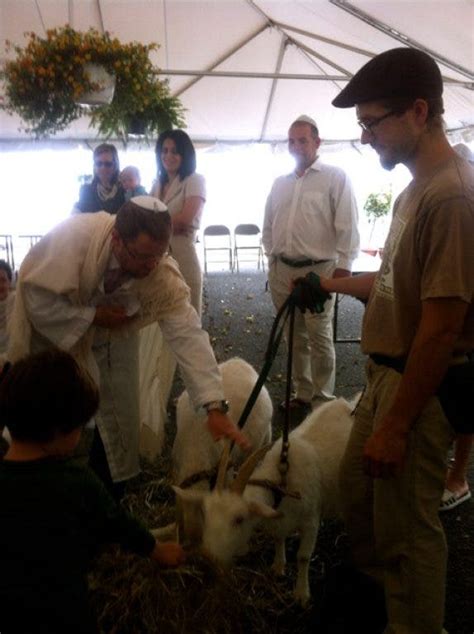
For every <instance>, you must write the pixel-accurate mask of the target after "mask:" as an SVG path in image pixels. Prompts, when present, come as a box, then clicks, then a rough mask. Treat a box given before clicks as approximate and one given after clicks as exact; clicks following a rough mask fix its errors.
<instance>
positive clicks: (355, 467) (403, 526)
mask: <svg viewBox="0 0 474 634" xmlns="http://www.w3.org/2000/svg"><path fill="white" fill-rule="evenodd" d="M400 377H401V375H400V374H398V373H397V372H395V371H394V370H391V369H389V368H385V367H383V366H378V365H376V364H375V363H373V362H372V361H369V362H368V365H367V379H368V380H367V388H366V391H365V393H364V396H363V398H362V400H361V402H360V404H359V406H358V408H357V412H356V416H355V423H354V427H353V430H352V433H351V437H350V439H349V443H348V447H347V450H346V453H345V456H344V459H343V461H342V465H341V473H340V485H341V495H342V502H343V509H344V516H345V521H346V525H347V530H348V534H349V538H350V541H351V545H352V548H353V554H354V559H355V563H356V565H357V566H359V568H360V569H362V570H363V571H364V572H367V573H368V574H371V575H373V576H375V577H376V578H378V579H379V580H381V581H382V582H383V584H384V589H385V597H386V605H387V614H388V626H387V629H386V631H385V632H386V634H440V633H441V631H442V627H443V619H444V601H445V578H446V559H447V547H446V539H445V536H444V532H443V527H442V525H441V522H440V519H439V515H438V508H439V504H440V501H441V496H442V493H443V490H444V482H445V476H446V456H447V452H448V448H449V446H450V443H451V441H452V438H453V432H452V430H451V427H450V426H449V423H448V421H447V420H446V418H445V416H444V414H443V411H442V409H441V406H440V405H439V401H438V399H437V398H435V397H433V398H432V399H431V400H430V401H429V402H428V404H427V406H426V407H425V409H424V410H423V412H422V415H421V416H420V417H419V419H418V420H417V422H416V423H415V425H414V426H413V428H412V430H411V431H410V435H409V441H408V449H407V455H406V461H405V465H404V468H403V471H402V473H401V474H400V476H398V477H396V478H392V479H389V480H381V479H372V478H369V477H367V476H366V475H365V474H364V472H363V464H362V454H363V449H364V445H365V443H366V441H367V439H368V438H369V436H370V435H371V434H372V432H373V431H374V430H375V429H377V425H378V424H379V423H380V422H381V420H382V418H383V416H384V414H385V412H386V411H387V409H388V408H389V407H390V405H391V402H392V399H393V397H394V395H395V392H396V390H397V387H398V384H399V382H400Z"/></svg>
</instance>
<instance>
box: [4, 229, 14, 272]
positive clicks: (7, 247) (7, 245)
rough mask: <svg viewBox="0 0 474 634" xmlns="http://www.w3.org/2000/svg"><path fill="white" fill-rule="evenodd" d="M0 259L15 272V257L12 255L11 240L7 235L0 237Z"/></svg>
mask: <svg viewBox="0 0 474 634" xmlns="http://www.w3.org/2000/svg"><path fill="white" fill-rule="evenodd" d="M0 259H1V260H6V261H7V262H8V264H9V265H10V267H11V269H12V271H14V270H15V256H14V254H13V239H12V236H11V235H10V234H9V233H5V234H3V235H0Z"/></svg>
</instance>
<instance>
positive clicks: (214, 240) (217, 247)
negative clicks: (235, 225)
mask: <svg viewBox="0 0 474 634" xmlns="http://www.w3.org/2000/svg"><path fill="white" fill-rule="evenodd" d="M202 242H203V248H204V272H205V273H207V252H208V251H225V252H227V253H228V257H229V269H230V270H231V271H233V270H234V267H233V264H232V238H231V235H230V229H229V228H228V227H226V226H225V225H209V226H208V227H206V228H205V229H204V231H203V234H202ZM210 262H227V257H226V259H225V260H210Z"/></svg>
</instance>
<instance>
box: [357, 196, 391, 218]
mask: <svg viewBox="0 0 474 634" xmlns="http://www.w3.org/2000/svg"><path fill="white" fill-rule="evenodd" d="M391 205H392V192H391V191H389V192H378V193H377V194H374V193H372V194H369V195H368V197H367V200H366V201H365V204H364V211H365V213H366V214H367V217H368V218H369V220H370V221H371V222H373V223H375V222H376V220H377V219H378V218H382V217H383V216H386V215H387V214H388V212H389V211H390V207H391Z"/></svg>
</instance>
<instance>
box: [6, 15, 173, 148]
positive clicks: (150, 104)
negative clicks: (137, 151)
mask: <svg viewBox="0 0 474 634" xmlns="http://www.w3.org/2000/svg"><path fill="white" fill-rule="evenodd" d="M28 37H29V42H28V44H27V46H26V47H25V48H21V47H20V46H14V45H12V44H10V43H8V42H7V51H8V52H11V51H12V50H13V51H14V53H15V54H16V58H15V59H13V60H11V61H8V62H6V64H5V66H4V70H3V71H2V72H1V73H0V79H2V80H3V82H4V85H5V103H4V104H2V105H0V108H1V109H3V110H5V111H6V112H7V113H9V114H18V115H19V116H20V117H21V118H22V119H23V121H24V122H25V124H26V125H25V130H26V131H27V132H30V133H32V134H34V135H35V136H36V137H37V138H41V137H46V136H49V135H51V134H56V132H59V131H60V130H64V129H65V128H67V126H68V125H69V124H70V123H71V122H72V121H74V120H75V119H78V118H79V117H80V116H82V115H87V116H89V117H90V121H91V126H93V127H95V128H96V129H97V131H98V133H99V134H100V135H101V136H102V137H105V138H110V137H115V138H120V139H123V140H125V141H126V139H127V136H128V128H129V124H130V121H131V119H133V118H134V117H135V115H138V116H139V117H140V118H141V119H142V121H143V124H142V128H141V129H142V130H144V133H145V135H146V136H151V135H157V134H159V133H160V132H161V131H163V130H165V129H167V128H171V127H183V126H184V119H183V107H182V105H181V102H180V100H179V99H178V98H177V97H173V96H172V95H171V93H170V90H169V86H168V83H167V82H166V81H164V80H163V79H162V78H161V76H160V74H159V70H158V69H157V68H155V67H154V66H153V64H152V63H151V60H150V57H149V54H150V52H151V51H153V50H156V49H157V48H158V45H157V44H147V45H145V44H140V43H139V42H129V43H128V44H122V43H121V42H120V41H119V40H118V39H117V38H112V37H111V36H110V34H109V33H107V32H105V33H99V32H98V31H97V30H95V29H89V30H88V31H87V32H85V33H82V32H80V31H75V30H74V29H71V28H70V27H69V26H65V27H62V28H58V29H51V30H48V31H47V36H46V38H40V37H38V36H37V35H35V34H34V33H29V34H28ZM97 66H99V67H100V68H101V70H99V69H98V68H97ZM113 77H115V82H114V81H113ZM114 83H115V90H114V88H113V84H114ZM91 106H93V107H91ZM140 134H142V133H141V132H140Z"/></svg>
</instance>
